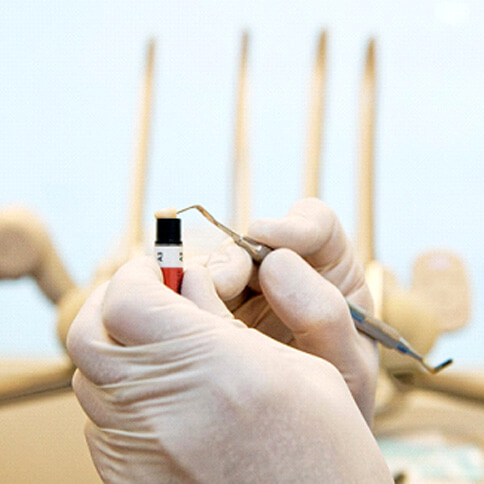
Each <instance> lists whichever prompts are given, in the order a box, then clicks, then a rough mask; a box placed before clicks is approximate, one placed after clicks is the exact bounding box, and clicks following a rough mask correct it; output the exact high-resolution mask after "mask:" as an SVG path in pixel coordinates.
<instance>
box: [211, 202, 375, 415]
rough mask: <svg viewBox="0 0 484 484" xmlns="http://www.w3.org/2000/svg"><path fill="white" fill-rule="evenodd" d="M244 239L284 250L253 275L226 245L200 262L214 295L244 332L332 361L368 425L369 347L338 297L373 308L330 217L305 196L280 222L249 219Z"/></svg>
mask: <svg viewBox="0 0 484 484" xmlns="http://www.w3.org/2000/svg"><path fill="white" fill-rule="evenodd" d="M248 235H249V236H250V237H252V238H254V239H255V240H257V241H259V242H262V243H263V244H266V245H268V246H269V247H271V248H274V249H277V248H279V247H285V248H288V249H292V250H287V249H280V250H275V251H274V252H272V253H271V254H269V255H268V256H267V257H266V258H265V259H264V261H263V262H262V264H261V265H260V268H259V269H258V270H257V267H256V266H254V265H253V263H252V261H251V259H250V257H249V256H248V254H247V252H246V251H245V250H243V249H241V248H240V247H238V246H236V245H235V244H234V243H233V242H231V243H228V244H226V245H224V246H222V247H221V248H220V249H219V250H218V251H217V252H215V253H214V254H212V255H211V257H210V259H209V260H208V263H207V267H208V269H209V271H210V274H211V277H212V279H213V281H214V284H215V287H216V289H217V291H218V293H219V294H220V296H221V298H222V299H223V300H224V301H226V303H227V305H228V307H229V308H230V309H231V310H232V311H233V312H234V314H235V316H236V317H237V318H239V319H241V320H242V321H244V323H246V324H247V325H248V326H249V327H255V328H257V329H258V330H260V331H262V332H263V333H265V334H268V335H270V336H272V337H274V338H275V339H277V340H279V341H282V342H285V343H290V344H291V345H292V346H294V347H296V348H298V349H300V350H303V351H305V352H308V353H311V354H314V355H316V356H319V357H321V358H323V359H325V360H327V361H329V362H331V363H332V364H334V365H335V366H336V368H338V370H339V371H340V372H341V374H342V375H343V377H344V379H345V380H346V383H347V384H348V387H349V388H350V391H351V393H352V394H353V396H354V398H355V401H356V403H357V404H358V406H359V408H360V410H361V412H362V413H363V415H364V417H365V418H366V420H367V422H368V423H369V424H371V421H372V417H373V409H374V399H375V391H376V381H377V376H378V352H377V346H376V343H375V341H374V340H371V339H370V338H368V337H367V336H365V335H364V334H362V333H360V332H358V331H357V330H356V329H355V325H354V322H353V320H352V318H351V315H350V312H349V309H348V307H347V304H346V302H345V300H344V297H347V298H348V299H349V300H350V301H352V302H353V303H355V304H357V305H359V306H361V307H363V308H365V309H367V310H369V311H372V309H373V304H372V299H371V295H370V291H369V289H368V286H367V285H366V283H365V278H364V271H363V269H362V267H361V266H360V265H359V264H358V263H357V262H356V259H355V255H354V252H353V249H352V247H351V244H350V242H349V240H348V239H347V237H346V235H345V234H344V231H343V229H342V227H341V224H340V223H339V221H338V219H337V218H336V216H335V214H334V213H333V212H332V211H331V209H330V208H329V207H328V206H327V205H325V204H324V203H323V202H321V201H320V200H317V199H313V198H311V199H305V200H301V201H299V202H297V203H296V204H295V205H294V206H293V207H292V208H291V210H290V211H289V213H288V214H287V215H286V216H285V217H283V218H281V219H263V220H258V221H256V222H255V223H254V224H252V226H251V227H250V228H249V231H248ZM295 252H296V253H297V254H299V255H297V254H296V253H295Z"/></svg>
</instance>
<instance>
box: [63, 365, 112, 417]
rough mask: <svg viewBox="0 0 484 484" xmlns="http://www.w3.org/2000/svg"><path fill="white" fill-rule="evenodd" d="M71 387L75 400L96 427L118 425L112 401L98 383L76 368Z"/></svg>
mask: <svg viewBox="0 0 484 484" xmlns="http://www.w3.org/2000/svg"><path fill="white" fill-rule="evenodd" d="M72 389H73V390H74V393H75V394H76V397H77V400H78V401H79V403H80V404H81V407H82V409H83V410H84V412H85V413H86V415H88V417H89V418H90V419H91V420H92V421H93V422H94V423H95V424H96V425H97V426H98V427H118V426H119V423H120V422H119V417H118V412H117V411H116V409H115V408H113V406H112V404H113V402H112V401H110V400H109V399H108V398H106V397H105V396H104V395H102V390H101V389H100V387H99V386H98V385H96V384H95V383H93V382H92V381H91V380H89V379H88V378H86V376H85V375H84V374H83V373H82V372H81V371H80V370H79V369H77V370H76V371H75V373H74V376H73V378H72Z"/></svg>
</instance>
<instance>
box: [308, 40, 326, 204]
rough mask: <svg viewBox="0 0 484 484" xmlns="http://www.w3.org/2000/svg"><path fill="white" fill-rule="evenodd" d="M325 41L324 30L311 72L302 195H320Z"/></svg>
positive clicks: (324, 88)
mask: <svg viewBox="0 0 484 484" xmlns="http://www.w3.org/2000/svg"><path fill="white" fill-rule="evenodd" d="M326 43H327V34H326V32H321V34H320V36H319V43H318V49H317V52H316V62H315V64H314V69H313V73H312V79H311V91H310V97H309V121H308V133H307V146H306V150H307V154H306V167H305V168H306V171H305V176H304V192H303V193H304V197H316V198H319V197H320V188H319V186H320V181H319V178H320V172H321V145H322V130H323V112H324V105H325V98H326V95H325V90H326Z"/></svg>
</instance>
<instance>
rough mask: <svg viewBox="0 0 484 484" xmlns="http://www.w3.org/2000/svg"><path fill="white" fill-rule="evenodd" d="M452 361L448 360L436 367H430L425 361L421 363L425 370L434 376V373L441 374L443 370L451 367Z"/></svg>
mask: <svg viewBox="0 0 484 484" xmlns="http://www.w3.org/2000/svg"><path fill="white" fill-rule="evenodd" d="M452 361H453V360H452V358H449V359H448V360H445V361H444V362H443V363H441V364H440V365H437V366H431V365H429V364H428V363H427V362H426V361H425V360H422V361H421V363H422V365H423V366H424V367H425V369H426V370H428V371H429V372H430V373H432V374H433V375H435V374H436V373H439V372H441V371H442V370H443V369H444V368H447V367H448V366H449V365H451V364H452Z"/></svg>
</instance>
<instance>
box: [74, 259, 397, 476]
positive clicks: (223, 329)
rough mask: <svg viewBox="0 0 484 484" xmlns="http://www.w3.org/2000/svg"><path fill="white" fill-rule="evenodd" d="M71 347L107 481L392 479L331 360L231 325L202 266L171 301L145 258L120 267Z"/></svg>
mask: <svg viewBox="0 0 484 484" xmlns="http://www.w3.org/2000/svg"><path fill="white" fill-rule="evenodd" d="M286 256H287V257H289V259H290V260H292V259H293V257H295V256H294V255H293V254H290V255H288V254H285V253H284V252H283V253H282V255H279V256H278V255H276V254H274V256H273V262H274V263H276V262H277V261H278V257H286ZM286 263H287V261H286ZM297 264H299V260H298V262H297ZM269 268H270V264H269V265H268V273H267V276H268V277H269V276H270V270H269ZM306 275H307V277H309V280H308V281H306V282H305V283H307V284H309V285H313V284H314V282H313V276H312V275H311V273H310V272H309V273H307V274H306ZM298 277H299V276H298ZM318 277H319V276H318ZM277 279H278V278H277V277H276V282H277ZM317 280H318V281H319V279H317ZM268 282H270V281H269V280H268ZM318 284H319V283H318ZM274 289H275V288H274ZM300 294H301V293H300V292H299V291H298V292H297V294H284V297H283V299H284V300H286V298H289V299H291V298H292V297H295V298H296V300H297V299H298V298H299V297H300ZM295 304H296V305H297V304H299V302H295ZM67 345H68V350H69V353H70V355H71V357H72V360H73V362H74V364H75V365H76V366H77V367H78V370H77V371H76V374H75V377H74V380H73V387H74V390H75V392H76V394H77V397H78V399H79V401H80V403H81V405H82V406H83V408H84V410H85V412H86V413H87V415H88V416H89V418H90V422H89V425H88V426H87V427H86V435H87V440H88V444H89V447H90V451H91V455H92V457H93V460H94V463H95V465H96V467H97V469H98V471H99V473H100V475H101V477H102V478H103V480H104V481H105V482H111V483H120V482H143V483H168V482H169V483H193V482H202V483H210V484H216V483H249V482H250V483H256V482H278V483H284V482H287V483H289V482H301V483H315V482H332V483H346V482H361V483H372V484H373V483H380V482H388V483H390V482H392V480H391V477H390V474H389V471H388V469H387V467H386V464H385V462H384V460H383V458H382V456H381V454H380V452H379V449H378V447H377V445H376V443H375V441H374V439H373V436H372V434H371V432H370V430H369V428H368V426H367V425H366V423H365V421H364V419H363V418H362V416H361V413H360V412H359V410H358V408H357V406H356V405H355V402H354V400H353V398H352V397H351V395H350V392H349V391H348V387H347V385H346V384H345V382H344V380H343V378H342V377H341V374H340V373H339V372H338V371H337V370H336V369H335V367H334V366H333V365H331V364H329V363H328V362H327V361H325V360H324V359H322V358H318V357H315V356H312V355H310V354H308V353H304V352H302V351H299V350H296V349H294V348H291V347H289V346H286V345H283V344H281V343H279V342H277V341H275V340H274V339H271V338H269V337H267V336H265V335H264V334H262V333H260V332H258V331H256V330H254V329H249V328H247V327H246V326H245V325H244V324H243V323H241V322H240V321H237V320H235V319H233V317H232V315H231V314H230V313H229V312H228V311H227V309H226V307H225V305H224V304H223V303H222V301H221V300H220V299H219V298H218V296H217V295H216V292H215V290H214V287H213V284H212V281H211V279H210V278H209V276H208V273H207V270H206V269H204V268H202V267H198V268H197V267H194V268H191V269H188V270H187V271H186V273H185V276H184V281H183V286H182V295H178V294H175V293H174V292H173V291H171V290H170V289H168V288H166V287H165V286H164V285H163V283H162V276H161V273H160V270H159V268H158V266H157V264H156V262H155V261H154V260H152V259H151V258H139V259H134V260H132V261H130V262H128V263H127V264H126V265H124V266H123V267H122V268H121V269H120V270H119V271H118V272H117V273H116V274H115V275H114V277H113V279H112V280H111V281H110V282H108V283H106V284H104V285H102V286H100V287H99V288H98V289H97V290H96V291H95V292H94V293H93V294H92V295H91V296H90V298H89V299H88V300H87V302H86V303H85V305H84V306H83V308H82V309H81V311H80V313H79V315H78V316H77V318H76V319H75V321H74V323H73V325H72V327H71V330H70V332H69V336H68V341H67Z"/></svg>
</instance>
